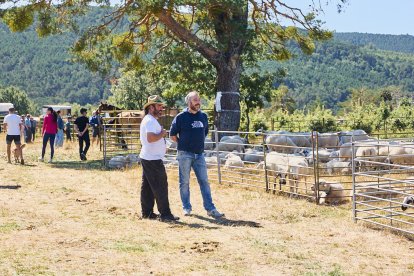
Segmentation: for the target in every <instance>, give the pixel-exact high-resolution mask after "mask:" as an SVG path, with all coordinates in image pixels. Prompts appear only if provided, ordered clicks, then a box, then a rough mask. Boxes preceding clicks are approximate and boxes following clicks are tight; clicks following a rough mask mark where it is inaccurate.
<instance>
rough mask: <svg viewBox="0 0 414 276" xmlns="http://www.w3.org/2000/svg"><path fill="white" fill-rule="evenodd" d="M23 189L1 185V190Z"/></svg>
mask: <svg viewBox="0 0 414 276" xmlns="http://www.w3.org/2000/svg"><path fill="white" fill-rule="evenodd" d="M21 187H22V186H20V185H0V190H17V189H20V188H21Z"/></svg>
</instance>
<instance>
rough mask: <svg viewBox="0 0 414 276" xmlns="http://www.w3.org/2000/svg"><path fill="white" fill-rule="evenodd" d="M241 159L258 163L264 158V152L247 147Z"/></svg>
mask: <svg viewBox="0 0 414 276" xmlns="http://www.w3.org/2000/svg"><path fill="white" fill-rule="evenodd" d="M242 159H243V160H244V161H245V162H248V163H259V162H261V161H263V160H264V154H263V151H262V152H260V151H257V150H254V149H247V150H246V152H245V153H244V155H243V158H242Z"/></svg>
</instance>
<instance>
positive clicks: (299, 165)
mask: <svg viewBox="0 0 414 276" xmlns="http://www.w3.org/2000/svg"><path fill="white" fill-rule="evenodd" d="M288 172H289V186H290V191H291V193H293V194H298V187H299V181H300V180H301V179H304V183H305V194H307V193H308V185H307V183H306V176H307V175H309V165H308V162H307V161H306V159H305V157H303V156H288Z"/></svg>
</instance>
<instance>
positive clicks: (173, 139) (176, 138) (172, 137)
mask: <svg viewBox="0 0 414 276" xmlns="http://www.w3.org/2000/svg"><path fill="white" fill-rule="evenodd" d="M170 139H171V140H172V141H174V142H176V143H178V137H177V136H176V135H174V136H170Z"/></svg>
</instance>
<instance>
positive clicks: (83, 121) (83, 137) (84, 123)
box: [74, 108, 91, 161]
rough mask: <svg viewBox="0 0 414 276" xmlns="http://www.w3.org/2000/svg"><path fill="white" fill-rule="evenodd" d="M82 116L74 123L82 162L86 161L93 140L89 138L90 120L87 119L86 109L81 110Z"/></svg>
mask: <svg viewBox="0 0 414 276" xmlns="http://www.w3.org/2000/svg"><path fill="white" fill-rule="evenodd" d="M80 113H81V116H79V117H78V118H76V120H75V123H74V128H75V132H76V133H77V134H78V139H79V156H80V159H81V160H82V161H86V160H87V159H86V154H87V153H88V149H89V147H90V145H91V140H90V138H89V130H88V125H89V119H88V117H86V113H87V110H86V108H81V110H80ZM84 142H85V148H84V147H83V143H84Z"/></svg>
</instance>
